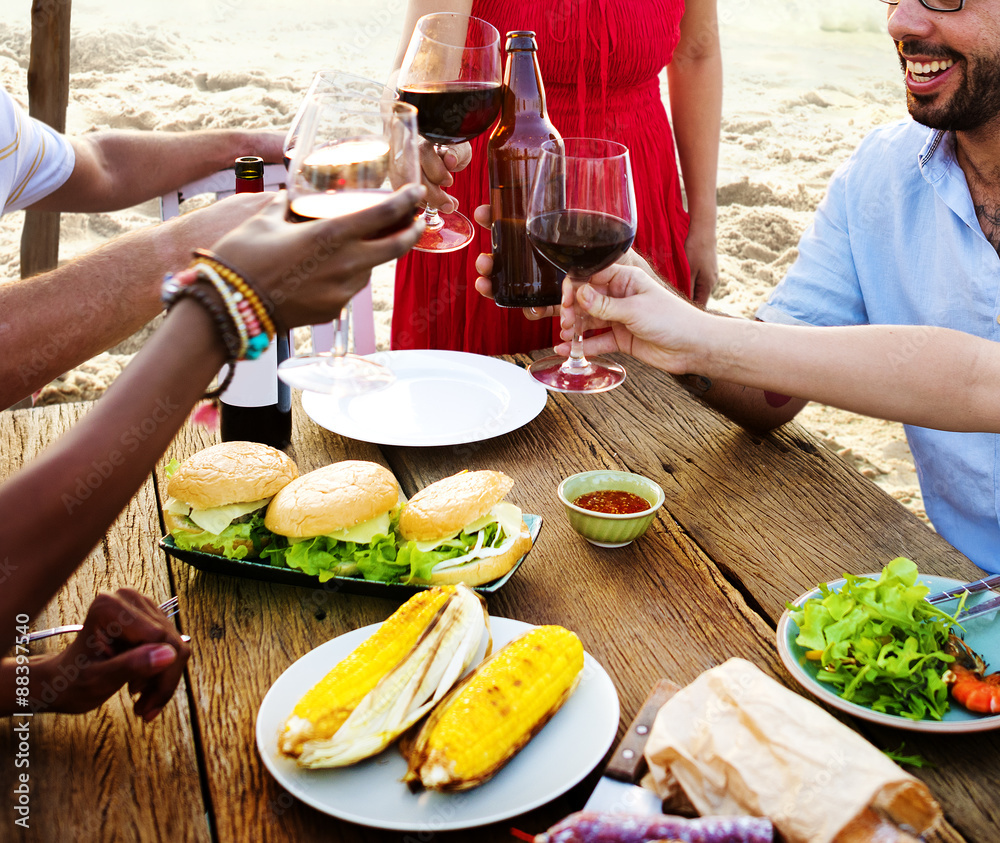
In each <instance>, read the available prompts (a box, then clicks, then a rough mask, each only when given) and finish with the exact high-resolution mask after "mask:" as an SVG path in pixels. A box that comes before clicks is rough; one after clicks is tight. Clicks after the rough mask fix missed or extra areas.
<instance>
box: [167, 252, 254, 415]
mask: <svg viewBox="0 0 1000 843" xmlns="http://www.w3.org/2000/svg"><path fill="white" fill-rule="evenodd" d="M188 273H190V274H188ZM198 280H199V279H198V276H197V273H193V272H191V271H190V270H186V271H185V272H184V273H177V275H167V277H166V278H164V279H163V287H162V288H161V291H160V298H161V299H162V301H163V303H164V305H166V308H167V312H170V310H171V309H172V308H173V307H174V305H176V304H177V302H179V301H180V300H181V299H182V298H184V297H185V296H187V297H189V298H192V299H194V300H195V301H196V302H198V304H200V305H201V306H202V307H203V308H205V310H206V311H207V312H208V315H209V316H210V317H211V319H212V322H214V323H215V327H216V328H217V329H218V331H219V336H220V337H221V339H222V343H223V345H225V347H226V363H227V365H228V366H229V370H228V371H227V372H226V377H225V378H223V380H222V382H221V383H220V384H219V385H218V386H217V387H216V388H215V389H213V390H211V391H210V392H206V393H205V397H206V398H216V397H218V396H219V395H221V394H222V393H223V392H225V391H226V388H227V387H228V386H229V384H230V383H231V382H232V380H233V375H235V374H236V366H235V363H236V361H237V360H238V359H239V352H240V345H241V342H240V337H239V335H238V334H237V333H236V331H235V329H234V325H233V322H232V317H231V316H230V315H229V313H228V312H227V311H226V310H225V309H224V308H223V307H222V306H221V305H220V304H219V302H218V300H217V299H216V298H215V297H214V296H213V295H212V294H211V293H210V292H209V291H208V290H206V289H205V288H204V287H199V286H197V284H196V282H197V281H198Z"/></svg>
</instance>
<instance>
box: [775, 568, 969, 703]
mask: <svg viewBox="0 0 1000 843" xmlns="http://www.w3.org/2000/svg"><path fill="white" fill-rule="evenodd" d="M928 591H929V589H928V588H927V587H926V586H924V585H920V584H918V583H917V566H916V565H915V564H914V563H913V562H912V561H911V560H909V559H906V558H904V557H899V558H897V559H893V560H892V561H891V562H890V563H889V564H888V565H886V566H885V568H883V570H882V573H881V574H880V576H879V578H878V579H877V580H873V579H869V578H866V577H857V576H852V575H850V574H845V582H844V585H843V586H842V587H841V589H840V590H839V591H837V592H835V591H833V590H832V589H831V588H830V587H829V586H827V585H821V586H820V596H818V597H813V598H811V599H809V600H807V601H806V602H805V603H804V604H802V606H801V607H799V606H791V605H789V609H790V610H791V612H790V616H791V619H792V620H793V621H794V622H795V623H796V625H797V626H798V628H799V634H798V636H797V637H796V639H795V642H796V643H797V644H799V645H800V646H802V647H805V648H806V649H807V650H810V651H813V653H812V654H811V655H810V657H812V656H813V655H818V657H819V662H820V670H819V672H818V673H817V674H816V680H817V681H818V682H823V683H827V684H829V685H832V686H833V687H834V689H835V690H836V691H837V693H838V694H839V695H840V696H841V697H843V698H844V699H846V700H850V701H851V702H854V703H857V704H859V705H864V706H868V707H869V708H871V709H873V710H874V711H881V712H884V713H886V714H895V715H899V716H901V717H907V718H910V719H912V720H940V719H941V718H942V717H943V716H944V714H945V713H946V712H947V711H948V687H947V685H945V683H944V681H943V680H942V678H941V676H942V674H943V673H944V671H945V670H946V669H947V667H948V665H949V664H950V663H951V662H952V661H954V657H953V656H950V655H948V654H947V653H945V652H944V651H943V649H942V648H943V647H944V644H945V643H946V642H947V640H948V635H949V633H950V632H951V627H952V625H953V623H954V618H953V617H952V616H951V615H948V614H947V613H945V612H943V611H941V610H940V609H938V608H937V607H936V606H932V605H931V604H930V603H928V602H927V601H926V600H924V598H925V597H926V596H927V593H928Z"/></svg>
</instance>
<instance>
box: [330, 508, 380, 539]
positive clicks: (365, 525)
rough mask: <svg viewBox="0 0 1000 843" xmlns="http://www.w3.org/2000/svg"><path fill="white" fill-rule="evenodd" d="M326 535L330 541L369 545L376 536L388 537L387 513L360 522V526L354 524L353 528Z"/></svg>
mask: <svg viewBox="0 0 1000 843" xmlns="http://www.w3.org/2000/svg"><path fill="white" fill-rule="evenodd" d="M327 535H328V536H330V538H332V539H339V540H340V541H342V542H355V543H357V544H369V543H370V542H371V540H372V539H373V538H375V536H377V535H383V536H388V535H390V532H389V513H388V512H383V513H382V514H381V515H376V516H375V517H374V518H372V519H370V520H368V521H362V522H361V523H360V524H355V525H354V526H353V527H347V528H345V529H343V530H334V532H332V533H327Z"/></svg>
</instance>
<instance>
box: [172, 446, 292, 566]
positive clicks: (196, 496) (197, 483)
mask: <svg viewBox="0 0 1000 843" xmlns="http://www.w3.org/2000/svg"><path fill="white" fill-rule="evenodd" d="M298 475H299V470H298V468H296V466H295V463H294V462H293V461H292V460H291V458H290V457H289V456H288V455H287V454H285V453H284V452H283V451H279V450H278V449H277V448H271V447H270V446H268V445H262V444H260V443H259V442H242V441H237V442H223V443H221V444H219V445H212V446H211V447H209V448H205V449H204V450H201V451H198V453H196V454H193V455H192V456H190V457H188V458H187V459H186V460H184V462H182V463H181V464H180V466H178V468H177V470H176V471H175V472H174V474H173V476H172V477H170V478H169V479H168V480H167V485H166V490H167V494H168V496H169V497H168V499H167V501H166V502H165V503H164V509H163V524H164V526H165V528H166V530H167V532H168V533H170V534H171V535H172V536H174V537H175V541H176V540H178V536H179V534H180V533H184V534H185V546H189V547H190V549H191V550H197V551H199V552H201V553H214V554H216V555H219V556H229V555H231V553H232V551H237V550H238V549H240V548H245V549H246V554H245V556H244V557H241V558H255V557H256V556H257V555H258V550H259V548H258V547H255V546H254V542H253V540H252V539H250V538H240V537H235V536H232V534H231V533H230V535H229V536H228V537H227V538H226V540H225V541H220V539H219V536H218V534H216V533H212V532H209V531H208V530H205V529H203V528H201V527H199V526H198V525H197V524H196V523H194V521H192V520H191V517H189V516H188V514H186V513H190V514H191V516H194V517H198V516H197V513H198V512H199V511H204V510H210V509H214V508H216V507H221V506H231V505H233V504H250V503H255V502H256V501H268V500H270V499H271V498H272V497H273V496H274V495H275V494H276V493H277V492H278V491H279V490H280V489H281V488H282V487H284V486H286V485H287V484H288V483H289V482H291V481H292V480H294V479H295V478H296V477H298ZM258 509H263V505H261V506H260V507H258ZM254 511H257V510H254ZM244 517H245V516H244ZM257 537H258V541H259V542H260V546H262V547H263V546H266V545H267V544H268V543H269V542H270V538H269V537H268V536H261V535H259V534H258V536H257ZM227 544H228V548H227ZM229 548H232V551H229V552H227V550H228V549H229Z"/></svg>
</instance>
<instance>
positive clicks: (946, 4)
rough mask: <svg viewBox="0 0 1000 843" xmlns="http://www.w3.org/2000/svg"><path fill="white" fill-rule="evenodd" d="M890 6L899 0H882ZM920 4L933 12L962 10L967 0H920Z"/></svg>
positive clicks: (896, 4) (896, 3)
mask: <svg viewBox="0 0 1000 843" xmlns="http://www.w3.org/2000/svg"><path fill="white" fill-rule="evenodd" d="M882 2H883V3H886V4H888V5H890V6H898V5H899V0H882ZM920 5H921V6H923V7H924V8H925V9H930V10H931V11H932V12H960V11H962V8H963V7H964V6H965V0H920Z"/></svg>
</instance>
